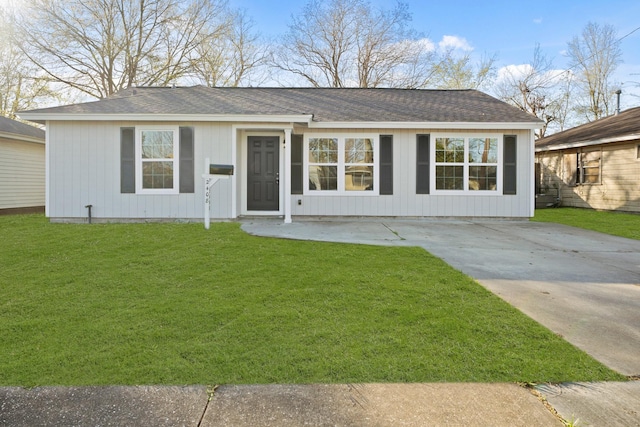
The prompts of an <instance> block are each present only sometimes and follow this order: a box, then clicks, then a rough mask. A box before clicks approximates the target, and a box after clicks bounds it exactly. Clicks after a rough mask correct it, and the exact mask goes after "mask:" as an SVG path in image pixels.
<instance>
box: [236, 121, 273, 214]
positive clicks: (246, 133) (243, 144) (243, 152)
mask: <svg viewBox="0 0 640 427" xmlns="http://www.w3.org/2000/svg"><path fill="white" fill-rule="evenodd" d="M250 136H269V137H278V148H279V149H278V172H279V173H280V185H279V186H278V204H279V206H278V210H275V211H250V210H248V209H247V193H248V191H247V185H248V182H247V170H248V165H249V163H248V162H249V158H248V154H249V153H248V152H249V149H248V144H249V137H250ZM238 141H239V144H238V150H239V152H240V156H239V158H240V163H241V165H242V172H241V174H240V172H238V174H239V175H238V178H239V179H240V181H241V182H240V189H241V190H240V215H249V216H274V215H277V216H282V215H284V205H283V200H284V187H285V185H284V180H283V167H284V150H283V149H282V148H283V145H284V131H283V130H282V128H280V129H279V130H264V131H259V130H241V131H240V135H239V138H238Z"/></svg>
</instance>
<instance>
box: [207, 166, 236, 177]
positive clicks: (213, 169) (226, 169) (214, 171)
mask: <svg viewBox="0 0 640 427" xmlns="http://www.w3.org/2000/svg"><path fill="white" fill-rule="evenodd" d="M209 175H233V165H213V164H210V165H209Z"/></svg>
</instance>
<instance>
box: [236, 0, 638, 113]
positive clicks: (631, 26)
mask: <svg viewBox="0 0 640 427" xmlns="http://www.w3.org/2000/svg"><path fill="white" fill-rule="evenodd" d="M305 3H306V1H300V0H299V1H294V0H276V1H268V0H230V4H231V6H232V7H235V8H240V9H244V10H246V12H247V14H248V15H249V16H250V17H251V18H252V19H253V20H254V22H255V24H256V29H257V30H258V31H259V32H260V33H261V34H262V35H264V36H267V37H276V36H277V35H280V34H283V33H284V32H286V30H287V22H288V20H289V18H290V17H291V15H292V14H297V13H300V11H301V10H302V9H303V7H304V4H305ZM405 3H407V4H408V5H409V11H410V12H411V13H412V16H413V20H412V23H411V24H412V27H413V28H414V29H415V30H417V31H418V32H420V33H422V34H424V36H425V37H427V38H429V39H430V40H431V41H432V42H434V43H436V44H438V43H439V42H441V41H442V40H443V38H444V37H445V36H452V37H454V38H455V39H451V40H458V41H462V40H464V41H466V43H467V44H468V46H470V47H471V48H473V54H477V55H478V56H480V55H481V54H489V55H493V54H496V55H497V58H498V60H497V66H498V67H504V66H508V65H519V64H525V63H528V62H530V60H531V58H532V56H533V49H534V47H535V45H536V43H539V44H540V46H541V48H542V50H543V52H544V53H545V54H546V55H547V57H548V58H550V59H552V60H553V62H554V65H555V66H556V68H565V67H566V66H567V60H566V58H565V57H564V56H563V51H564V50H565V49H566V47H567V42H569V41H570V40H571V39H572V38H573V37H574V36H577V35H580V33H581V31H582V29H583V28H584V26H585V25H586V24H587V23H589V22H590V21H591V22H596V23H598V24H600V25H604V24H611V25H613V26H614V28H615V29H616V31H617V33H618V37H623V36H625V35H627V34H628V33H630V32H632V31H634V30H636V29H637V28H639V27H640V0H598V1H595V0H580V1H578V0H534V1H522V0H511V1H486V0H485V1H483V0H475V1H474V0H464V1H456V0H453V1H424V0H422V1H420V0H405ZM371 4H372V5H374V6H376V7H381V8H383V9H390V8H392V7H393V6H394V5H395V2H392V1H388V0H387V1H384V0H371ZM621 48H622V54H623V61H624V63H623V64H622V65H621V66H620V67H619V69H618V72H617V75H616V80H617V81H619V82H622V83H623V86H622V88H623V91H625V90H626V89H627V88H628V89H629V90H631V88H632V86H634V85H633V83H634V82H636V83H637V84H640V29H639V30H637V31H636V32H634V33H633V34H631V35H629V36H628V37H626V38H625V39H623V40H622V42H621ZM623 100H624V96H623ZM629 101H631V100H629ZM633 103H634V104H635V105H640V99H635V100H634V101H633Z"/></svg>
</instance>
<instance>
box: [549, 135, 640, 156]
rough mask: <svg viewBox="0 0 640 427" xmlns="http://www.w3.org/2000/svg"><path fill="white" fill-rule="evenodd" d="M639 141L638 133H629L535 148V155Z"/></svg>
mask: <svg viewBox="0 0 640 427" xmlns="http://www.w3.org/2000/svg"><path fill="white" fill-rule="evenodd" d="M635 140H640V133H631V134H628V135H623V136H616V137H613V138H600V139H593V140H589V141H573V142H566V143H560V144H553V145H552V146H549V147H536V153H541V152H545V151H558V150H569V149H572V148H580V147H590V146H593V145H603V144H613V143H616V142H628V141H635Z"/></svg>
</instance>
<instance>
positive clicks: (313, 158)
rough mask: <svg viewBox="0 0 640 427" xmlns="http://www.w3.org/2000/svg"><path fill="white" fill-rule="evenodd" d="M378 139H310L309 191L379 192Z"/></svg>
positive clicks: (333, 192) (337, 137) (331, 137)
mask: <svg viewBox="0 0 640 427" xmlns="http://www.w3.org/2000/svg"><path fill="white" fill-rule="evenodd" d="M376 150H377V138H375V137H369V136H333V135H332V136H317V137H316V136H313V137H310V138H308V140H307V144H306V151H307V154H308V155H307V169H306V170H307V178H308V179H307V188H306V190H307V191H308V192H309V193H311V194H335V193H351V194H357V193H358V192H363V193H367V194H371V192H374V191H377V190H375V189H376V184H375V183H376V182H377V181H378V176H377V174H378V170H377V166H376V161H377V159H376V157H377V155H376Z"/></svg>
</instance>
